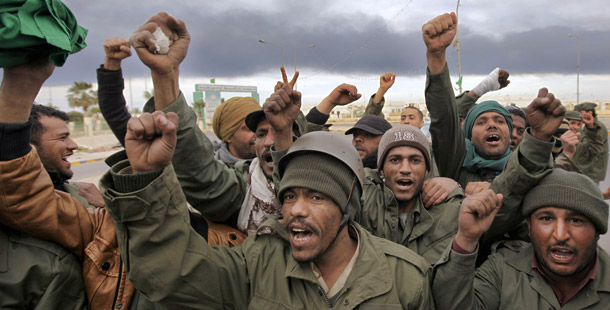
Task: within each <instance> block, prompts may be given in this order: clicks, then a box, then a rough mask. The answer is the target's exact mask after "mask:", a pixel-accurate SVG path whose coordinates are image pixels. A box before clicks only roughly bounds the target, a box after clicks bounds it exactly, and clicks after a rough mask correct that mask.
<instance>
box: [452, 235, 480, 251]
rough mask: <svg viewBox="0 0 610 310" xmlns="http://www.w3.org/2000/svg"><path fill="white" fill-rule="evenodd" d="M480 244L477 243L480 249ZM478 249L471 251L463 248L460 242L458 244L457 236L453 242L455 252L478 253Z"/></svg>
mask: <svg viewBox="0 0 610 310" xmlns="http://www.w3.org/2000/svg"><path fill="white" fill-rule="evenodd" d="M478 247H479V245H477V249H478ZM477 249H475V250H474V251H472V252H470V251H468V250H466V249H463V248H462V247H461V246H460V245H459V244H457V242H455V238H454V239H453V242H452V243H451V250H453V251H454V252H456V253H458V254H463V255H466V254H472V253H476V252H477Z"/></svg>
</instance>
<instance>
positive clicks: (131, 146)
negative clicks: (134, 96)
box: [101, 111, 250, 309]
mask: <svg viewBox="0 0 610 310" xmlns="http://www.w3.org/2000/svg"><path fill="white" fill-rule="evenodd" d="M177 124H178V117H177V115H176V114H174V113H171V112H170V113H167V114H165V113H163V112H161V111H155V112H154V113H153V114H148V113H145V114H143V115H142V116H140V117H139V118H132V119H131V120H130V121H129V123H128V126H127V135H126V138H125V150H126V152H127V156H128V159H129V160H128V161H123V162H120V163H118V164H116V165H115V166H113V167H112V169H111V171H110V172H108V173H107V174H106V175H105V176H104V177H103V179H102V181H101V185H102V189H103V192H104V198H105V200H106V203H107V208H108V210H109V213H110V214H111V215H112V217H113V218H114V220H115V223H116V229H117V239H118V240H119V246H120V250H121V255H122V257H123V261H124V262H125V265H126V270H127V274H128V277H129V279H130V280H131V281H132V282H133V283H134V285H135V287H136V288H137V289H138V290H140V291H142V292H143V293H144V294H145V295H146V296H148V298H150V300H151V301H153V302H159V303H161V304H163V305H165V306H166V307H168V308H169V309H197V308H200V307H202V305H205V307H209V308H211V309H218V308H222V307H224V306H227V305H229V306H228V307H229V308H235V309H242V308H245V307H247V300H248V294H249V290H248V284H247V283H248V282H249V281H250V279H249V278H248V273H247V267H246V255H244V254H243V253H242V250H241V249H242V248H241V247H238V248H233V249H228V248H225V247H219V248H218V249H212V248H209V247H208V246H207V244H206V242H205V240H204V239H203V238H202V237H201V236H199V235H198V234H197V233H196V232H195V231H194V230H193V229H192V228H191V226H190V220H189V215H188V209H187V205H186V201H185V198H184V195H183V194H182V190H181V187H180V184H179V183H178V181H177V179H176V176H175V174H174V173H173V168H172V166H171V165H170V163H171V160H172V157H173V152H174V149H175V146H176V141H177V136H176V132H177ZM162 253H166V255H161V254H162ZM194 283H196V285H193V284H194Z"/></svg>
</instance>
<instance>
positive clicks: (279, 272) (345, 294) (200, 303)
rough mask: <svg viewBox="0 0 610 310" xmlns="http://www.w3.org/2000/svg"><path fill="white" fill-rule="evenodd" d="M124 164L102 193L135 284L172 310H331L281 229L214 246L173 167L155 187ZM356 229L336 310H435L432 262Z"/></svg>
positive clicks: (109, 175) (271, 223)
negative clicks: (193, 221) (197, 223)
mask: <svg viewBox="0 0 610 310" xmlns="http://www.w3.org/2000/svg"><path fill="white" fill-rule="evenodd" d="M127 165H128V163H126V162H122V163H119V164H117V165H115V166H114V167H113V168H112V169H111V171H110V172H108V173H107V174H106V175H104V177H103V178H102V180H101V181H100V184H101V187H102V192H103V193H104V199H105V201H106V205H107V208H108V210H109V213H110V214H111V215H112V217H113V218H114V220H115V223H116V226H117V237H118V240H119V244H120V248H121V255H122V257H123V259H124V262H125V265H126V268H127V272H128V277H129V279H130V280H131V281H132V282H133V283H134V285H135V286H136V288H137V289H138V290H140V291H142V292H143V293H144V294H145V295H146V296H148V297H149V298H150V299H151V300H153V301H155V302H157V301H158V302H160V303H161V304H163V305H165V306H167V307H168V308H169V309H223V308H224V309H246V308H250V309H324V308H328V304H327V302H328V301H327V298H326V296H325V294H323V293H320V288H319V285H318V283H317V281H316V278H315V276H314V274H313V271H312V269H311V267H310V265H309V264H307V263H298V262H296V261H295V260H294V259H293V258H292V255H291V253H290V245H289V243H288V242H287V241H286V239H285V235H286V232H285V231H284V230H283V228H282V226H281V225H280V224H279V222H277V221H268V222H266V224H263V226H269V227H271V228H272V229H274V230H275V231H277V232H278V234H279V235H270V234H266V235H253V236H250V237H248V238H247V239H246V241H244V243H243V244H242V245H241V246H238V247H234V248H226V247H208V246H207V244H206V243H205V241H204V240H203V239H202V238H201V237H200V236H199V235H198V234H197V233H196V232H195V231H193V229H191V228H190V226H189V217H188V213H187V212H188V210H187V207H186V202H185V198H184V195H183V194H182V191H181V190H180V184H179V183H178V181H177V179H176V176H175V174H174V171H173V168H172V167H171V166H168V167H166V168H165V169H164V170H163V172H161V173H160V175H158V176H157V177H156V178H155V179H154V180H153V181H152V182H150V183H149V182H146V181H145V180H143V179H142V178H145V176H143V175H140V174H135V175H118V174H117V173H116V172H117V171H120V170H121V169H122V168H124V167H125V166H127ZM153 174H154V173H153ZM148 176H150V174H149V175H148ZM119 183H120V184H122V185H121V187H122V188H123V190H122V191H118V190H117V187H116V185H117V184H119ZM136 184H139V185H140V186H137V185H136ZM142 185H144V187H143V188H142ZM353 229H355V231H357V233H358V235H359V237H360V252H359V256H358V259H357V260H356V263H355V265H354V268H353V270H352V272H351V273H350V275H349V277H348V279H347V282H346V284H345V286H344V289H343V290H342V295H340V297H339V298H338V299H337V303H336V305H335V309H354V308H358V307H359V308H360V309H367V307H368V308H371V309H376V308H381V307H382V305H383V306H385V308H384V309H433V305H432V303H431V300H430V296H431V294H430V291H429V289H430V283H429V276H430V275H429V267H428V263H427V262H426V261H425V260H423V259H422V258H421V257H419V256H418V255H416V254H415V253H414V252H413V251H411V250H409V249H407V248H405V247H403V246H400V245H397V244H394V243H392V242H389V241H387V240H384V239H380V238H377V237H374V236H372V235H370V234H369V233H368V232H366V230H364V229H362V228H360V227H359V226H358V225H357V224H354V225H353Z"/></svg>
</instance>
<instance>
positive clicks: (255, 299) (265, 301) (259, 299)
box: [248, 294, 304, 310]
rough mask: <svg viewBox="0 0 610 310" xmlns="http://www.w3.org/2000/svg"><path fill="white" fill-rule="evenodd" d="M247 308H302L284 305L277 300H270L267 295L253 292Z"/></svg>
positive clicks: (268, 309) (265, 309)
mask: <svg viewBox="0 0 610 310" xmlns="http://www.w3.org/2000/svg"><path fill="white" fill-rule="evenodd" d="M248 309H264V310H270V309H293V310H296V309H304V308H303V307H295V306H292V305H290V306H289V305H285V304H282V303H280V302H279V301H277V300H272V299H270V298H267V297H263V296H260V295H258V294H254V296H252V299H251V300H250V304H249V305H248Z"/></svg>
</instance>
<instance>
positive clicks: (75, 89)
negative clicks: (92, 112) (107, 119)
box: [66, 82, 97, 115]
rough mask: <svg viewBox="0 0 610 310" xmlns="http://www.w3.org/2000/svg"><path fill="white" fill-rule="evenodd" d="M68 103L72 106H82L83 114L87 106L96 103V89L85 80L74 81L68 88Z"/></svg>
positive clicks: (87, 108) (85, 112)
mask: <svg viewBox="0 0 610 310" xmlns="http://www.w3.org/2000/svg"><path fill="white" fill-rule="evenodd" d="M66 97H67V98H68V104H69V105H70V107H72V108H82V109H83V112H84V114H85V115H87V112H88V111H89V108H90V107H92V106H95V105H97V91H95V90H93V85H91V83H87V82H74V85H72V86H70V88H69V89H68V95H67V96H66Z"/></svg>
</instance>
